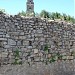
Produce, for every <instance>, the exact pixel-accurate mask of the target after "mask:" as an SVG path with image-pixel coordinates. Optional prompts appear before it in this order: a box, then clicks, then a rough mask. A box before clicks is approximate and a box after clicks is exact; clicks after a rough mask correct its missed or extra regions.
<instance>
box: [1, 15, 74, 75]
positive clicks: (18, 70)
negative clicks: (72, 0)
mask: <svg viewBox="0 0 75 75" xmlns="http://www.w3.org/2000/svg"><path fill="white" fill-rule="evenodd" d="M0 18H1V19H0V75H75V66H74V65H75V24H71V23H67V22H65V21H56V20H55V21H54V20H46V19H41V18H36V17H32V18H26V17H21V16H18V15H15V16H7V15H5V14H0ZM46 45H48V49H47V47H46ZM16 49H18V50H19V58H18V59H19V60H18V61H22V63H23V64H22V65H12V63H13V62H14V61H15V54H14V53H15V50H16ZM45 49H47V50H45ZM58 52H59V53H60V55H62V56H63V57H62V60H61V58H60V57H58V58H59V60H58V59H57V58H56V59H57V61H55V62H52V63H50V58H51V57H52V56H58V55H57V53H58ZM56 59H55V60H56Z"/></svg>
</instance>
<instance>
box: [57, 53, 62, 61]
mask: <svg viewBox="0 0 75 75" xmlns="http://www.w3.org/2000/svg"><path fill="white" fill-rule="evenodd" d="M57 57H58V59H59V60H61V59H62V57H63V56H62V55H60V53H59V52H58V53H57Z"/></svg>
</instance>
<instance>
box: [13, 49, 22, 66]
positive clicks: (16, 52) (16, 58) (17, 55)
mask: <svg viewBox="0 0 75 75" xmlns="http://www.w3.org/2000/svg"><path fill="white" fill-rule="evenodd" d="M14 56H15V61H14V63H13V64H14V65H17V64H22V62H21V61H19V57H20V53H19V50H18V49H16V51H15V52H14Z"/></svg>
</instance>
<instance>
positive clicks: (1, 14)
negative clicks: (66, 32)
mask: <svg viewBox="0 0 75 75" xmlns="http://www.w3.org/2000/svg"><path fill="white" fill-rule="evenodd" d="M1 17H3V18H5V19H11V18H12V19H14V18H15V19H18V20H21V19H24V20H26V19H27V20H34V21H35V20H38V21H42V22H49V23H50V22H51V23H60V24H69V25H75V24H73V23H70V22H66V21H64V20H61V19H55V20H52V19H47V18H40V17H29V16H27V17H25V16H20V15H9V14H5V13H0V18H1Z"/></svg>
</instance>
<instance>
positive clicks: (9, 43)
mask: <svg viewBox="0 0 75 75" xmlns="http://www.w3.org/2000/svg"><path fill="white" fill-rule="evenodd" d="M8 45H16V42H15V41H14V40H12V39H8Z"/></svg>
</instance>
